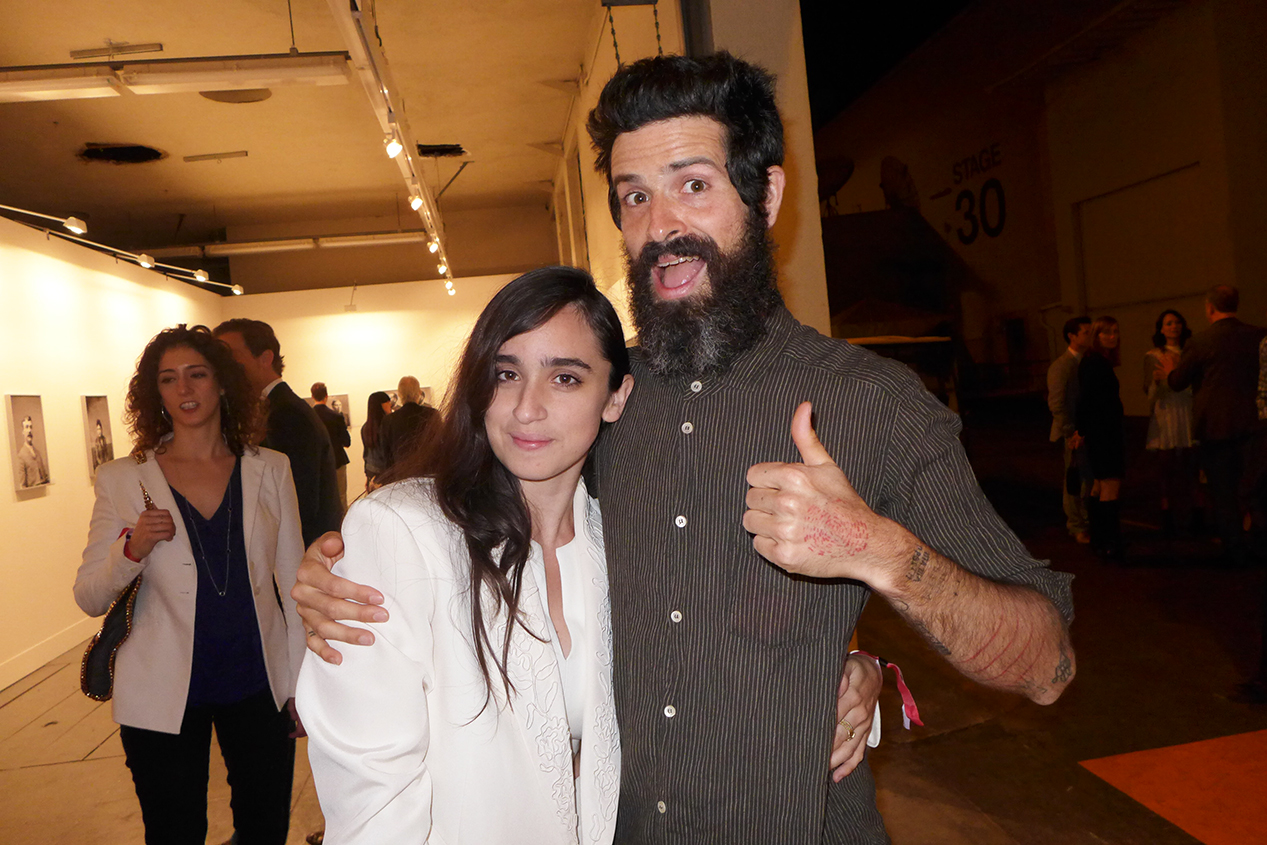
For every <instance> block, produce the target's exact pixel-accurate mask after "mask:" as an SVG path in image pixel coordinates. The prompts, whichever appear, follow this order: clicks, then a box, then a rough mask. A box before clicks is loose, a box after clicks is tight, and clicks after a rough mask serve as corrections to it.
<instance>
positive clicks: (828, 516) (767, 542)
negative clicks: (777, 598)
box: [743, 402, 893, 583]
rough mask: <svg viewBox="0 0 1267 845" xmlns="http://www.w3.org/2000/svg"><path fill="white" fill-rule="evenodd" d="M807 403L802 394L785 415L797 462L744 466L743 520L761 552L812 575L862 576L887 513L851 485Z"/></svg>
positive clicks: (868, 577)
mask: <svg viewBox="0 0 1267 845" xmlns="http://www.w3.org/2000/svg"><path fill="white" fill-rule="evenodd" d="M812 414H813V407H812V406H811V405H810V403H809V402H802V403H801V404H800V406H799V407H798V408H797V409H796V413H795V414H794V415H793V416H792V441H793V442H794V443H795V444H796V448H797V450H798V451H799V452H800V454H801V463H779V462H770V463H761V464H754V465H753V466H752V467H751V468H749V470H748V484H749V485H751V488H752V489H750V490H749V491H748V496H747V499H746V503H747V505H748V510H747V511H746V512H745V513H744V515H743V526H744V528H745V529H747V530H748V531H749V532H750V533H751V534H752V535H753V537H752V545H753V547H754V548H755V549H756V550H757V552H758V553H759V554H760V555H761V556H762V557H764V558H765V559H766V560H768V561H770V562H771V563H773V564H774V565H775V566H778V567H779V568H781V569H784V570H786V571H788V572H792V573H796V574H800V575H808V576H811V577H815V578H856V579H858V580H860V581H866V582H868V583H870V582H871V581H872V579H873V578H874V577H875V575H876V571H875V568H876V566H878V565H881V564H880V561H881V560H882V559H883V558H882V556H879V557H878V553H879V552H880V551H881V550H882V549H883V548H886V547H888V546H889V545H890V538H889V537H888V535H889V533H890V530H889V529H890V527H892V526H893V523H891V522H890V521H889V520H886V519H883V518H882V517H880V516H878V515H876V513H875V512H874V511H872V510H871V508H869V507H867V504H866V503H865V502H864V501H862V498H861V497H860V496H859V495H858V494H857V493H856V492H855V491H854V489H853V486H852V485H850V483H849V479H847V478H846V477H845V474H844V473H843V472H842V471H841V469H840V467H838V466H836V462H835V461H834V460H832V456H831V455H830V454H828V452H827V449H826V448H824V447H823V444H822V443H821V442H819V440H818V435H817V434H815V433H814V427H813V424H812V423H811V420H810V418H811V415H812Z"/></svg>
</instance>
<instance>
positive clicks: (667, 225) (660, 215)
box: [650, 197, 686, 242]
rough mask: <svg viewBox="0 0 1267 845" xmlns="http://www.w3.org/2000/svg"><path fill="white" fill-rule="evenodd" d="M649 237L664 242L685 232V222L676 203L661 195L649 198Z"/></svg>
mask: <svg viewBox="0 0 1267 845" xmlns="http://www.w3.org/2000/svg"><path fill="white" fill-rule="evenodd" d="M650 205H651V210H650V213H651V217H650V220H651V228H650V234H651V239H652V240H654V241H659V242H664V241H667V240H669V239H670V238H676V237H678V236H680V235H685V234H686V224H685V223H684V222H683V221H682V216H681V214H680V213H679V209H678V207H677V204H676V203H674V202H672V201H671V200H668V199H665V198H663V197H655V198H653V199H652V200H651V203H650Z"/></svg>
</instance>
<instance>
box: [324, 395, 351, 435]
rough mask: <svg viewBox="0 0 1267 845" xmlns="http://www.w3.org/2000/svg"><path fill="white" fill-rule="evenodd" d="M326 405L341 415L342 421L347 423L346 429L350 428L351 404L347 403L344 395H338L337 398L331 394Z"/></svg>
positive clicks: (346, 397)
mask: <svg viewBox="0 0 1267 845" xmlns="http://www.w3.org/2000/svg"><path fill="white" fill-rule="evenodd" d="M327 404H328V405H329V406H330V407H331V408H332V409H333V410H335V411H338V412H339V413H340V414H342V415H343V421H344V422H345V423H347V425H348V428H351V427H352V404H351V403H350V402H348V395H347V394H346V393H340V394H338V395H337V396H335V395H333V394H331V396H330V398H329V400H328V401H327Z"/></svg>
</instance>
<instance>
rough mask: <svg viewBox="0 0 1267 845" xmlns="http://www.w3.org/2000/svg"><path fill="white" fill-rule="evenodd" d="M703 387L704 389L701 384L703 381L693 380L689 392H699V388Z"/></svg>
mask: <svg viewBox="0 0 1267 845" xmlns="http://www.w3.org/2000/svg"><path fill="white" fill-rule="evenodd" d="M703 389H704V384H703V382H698V381H693V382H691V392H692V393H699V392H700V391H701V390H703Z"/></svg>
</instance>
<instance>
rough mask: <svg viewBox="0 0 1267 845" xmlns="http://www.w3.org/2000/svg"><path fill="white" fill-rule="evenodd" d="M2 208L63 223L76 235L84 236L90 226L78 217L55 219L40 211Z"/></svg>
mask: <svg viewBox="0 0 1267 845" xmlns="http://www.w3.org/2000/svg"><path fill="white" fill-rule="evenodd" d="M0 208H2V209H4V210H5V211H15V212H17V213H18V214H27V215H30V216H31V217H39V218H42V219H44V220H52V221H53V222H55V223H61V224H62V225H63V226H65V227H66V228H67V229H69V230H70V231H72V232H74V233H75V234H76V235H82V234H84V233H86V232H87V231H88V224H87V223H85V222H84V221H82V220H80V219H79V218H78V217H54V216H53V215H51V214H42V213H41V212H38V211H28V210H27V209H25V208H17V207H16V206H12V205H0Z"/></svg>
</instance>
